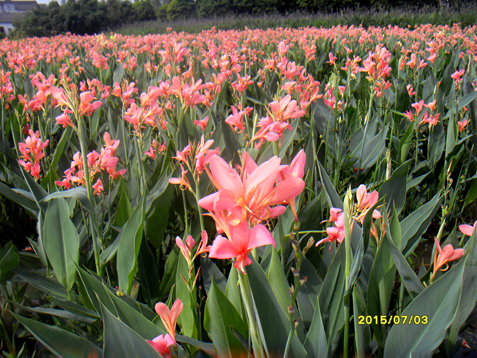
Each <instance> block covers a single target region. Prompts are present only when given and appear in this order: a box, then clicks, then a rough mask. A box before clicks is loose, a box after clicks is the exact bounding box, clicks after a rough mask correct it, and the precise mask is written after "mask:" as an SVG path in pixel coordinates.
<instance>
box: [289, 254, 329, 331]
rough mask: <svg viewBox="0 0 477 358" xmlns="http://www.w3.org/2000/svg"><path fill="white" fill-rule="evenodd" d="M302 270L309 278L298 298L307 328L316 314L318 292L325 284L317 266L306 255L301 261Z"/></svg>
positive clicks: (301, 288) (301, 314)
mask: <svg viewBox="0 0 477 358" xmlns="http://www.w3.org/2000/svg"><path fill="white" fill-rule="evenodd" d="M300 271H301V274H302V275H303V276H306V278H307V280H306V282H305V284H304V285H302V286H301V287H300V290H299V291H298V294H297V297H296V300H297V303H298V309H299V311H300V316H301V318H302V320H303V323H304V325H305V327H306V328H309V327H310V326H311V323H312V321H313V317H314V315H315V309H316V305H317V299H318V294H319V292H320V289H321V286H322V285H323V281H321V279H320V277H319V276H318V274H317V273H316V270H315V268H314V267H313V265H312V264H311V262H310V261H308V259H307V258H306V257H305V258H303V261H302V262H301V270H300ZM320 319H321V314H320Z"/></svg>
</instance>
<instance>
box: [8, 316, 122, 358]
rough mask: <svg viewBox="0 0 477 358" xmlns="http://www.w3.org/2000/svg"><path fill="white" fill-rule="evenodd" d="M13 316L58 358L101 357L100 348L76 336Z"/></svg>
mask: <svg viewBox="0 0 477 358" xmlns="http://www.w3.org/2000/svg"><path fill="white" fill-rule="evenodd" d="M13 315H14V316H15V318H16V319H17V320H18V321H19V322H20V323H21V324H23V325H24V326H25V328H26V329H28V330H29V331H30V333H31V334H33V335H34V336H35V338H36V339H37V340H38V341H40V342H41V344H43V345H44V346H45V347H46V348H48V350H49V351H50V352H52V353H53V354H55V355H56V356H58V357H65V358H77V357H102V354H103V351H102V350H101V348H99V347H97V346H95V345H94V344H93V343H91V342H90V341H87V340H86V339H84V338H81V337H79V336H77V335H76V334H73V333H71V332H68V331H65V330H64V329H61V328H59V327H56V326H49V325H46V324H44V323H41V322H37V321H34V320H32V319H29V318H25V317H22V316H19V315H16V314H14V313H13ZM118 357H119V356H118Z"/></svg>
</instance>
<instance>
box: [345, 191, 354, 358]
mask: <svg viewBox="0 0 477 358" xmlns="http://www.w3.org/2000/svg"><path fill="white" fill-rule="evenodd" d="M351 200H352V194H351V187H350V188H348V191H347V192H346V197H345V201H344V214H345V239H344V241H345V250H346V261H345V287H346V289H345V292H348V289H349V287H348V286H349V282H348V279H349V272H350V270H351V220H352V218H351V206H352V203H351ZM349 317H350V295H348V294H346V295H345V297H344V319H345V327H344V348H343V349H344V352H343V357H344V358H348V352H349V348H348V341H349Z"/></svg>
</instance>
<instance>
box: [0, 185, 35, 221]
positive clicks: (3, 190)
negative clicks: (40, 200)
mask: <svg viewBox="0 0 477 358" xmlns="http://www.w3.org/2000/svg"><path fill="white" fill-rule="evenodd" d="M0 194H2V195H3V196H5V197H7V198H8V199H10V200H12V201H14V202H15V203H17V204H19V205H21V206H23V207H24V208H25V210H27V211H28V213H29V214H31V215H32V216H34V217H36V216H37V213H38V210H39V208H38V206H37V205H36V204H35V203H34V202H33V201H31V200H28V199H27V198H25V197H24V196H23V195H20V194H18V193H16V192H14V191H13V190H12V189H10V188H9V187H8V186H6V185H5V184H3V183H2V182H1V181H0Z"/></svg>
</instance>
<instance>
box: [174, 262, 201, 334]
mask: <svg viewBox="0 0 477 358" xmlns="http://www.w3.org/2000/svg"><path fill="white" fill-rule="evenodd" d="M191 275H194V276H195V270H192V273H191ZM182 278H184V279H185V280H188V278H189V266H188V265H187V261H186V259H185V258H184V256H182V255H179V259H178V261H177V271H176V276H175V285H176V286H175V297H176V299H177V298H180V299H181V301H182V303H183V305H184V307H183V309H182V312H181V314H180V315H179V318H178V320H177V322H178V323H179V326H180V327H181V332H182V334H184V335H185V336H188V337H192V338H195V339H197V337H198V336H199V333H198V330H197V329H198V324H197V316H196V310H197V295H196V289H195V287H194V289H192V290H191V291H192V292H190V291H189V287H188V286H187V284H186V283H185V282H184V280H183V279H182Z"/></svg>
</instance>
